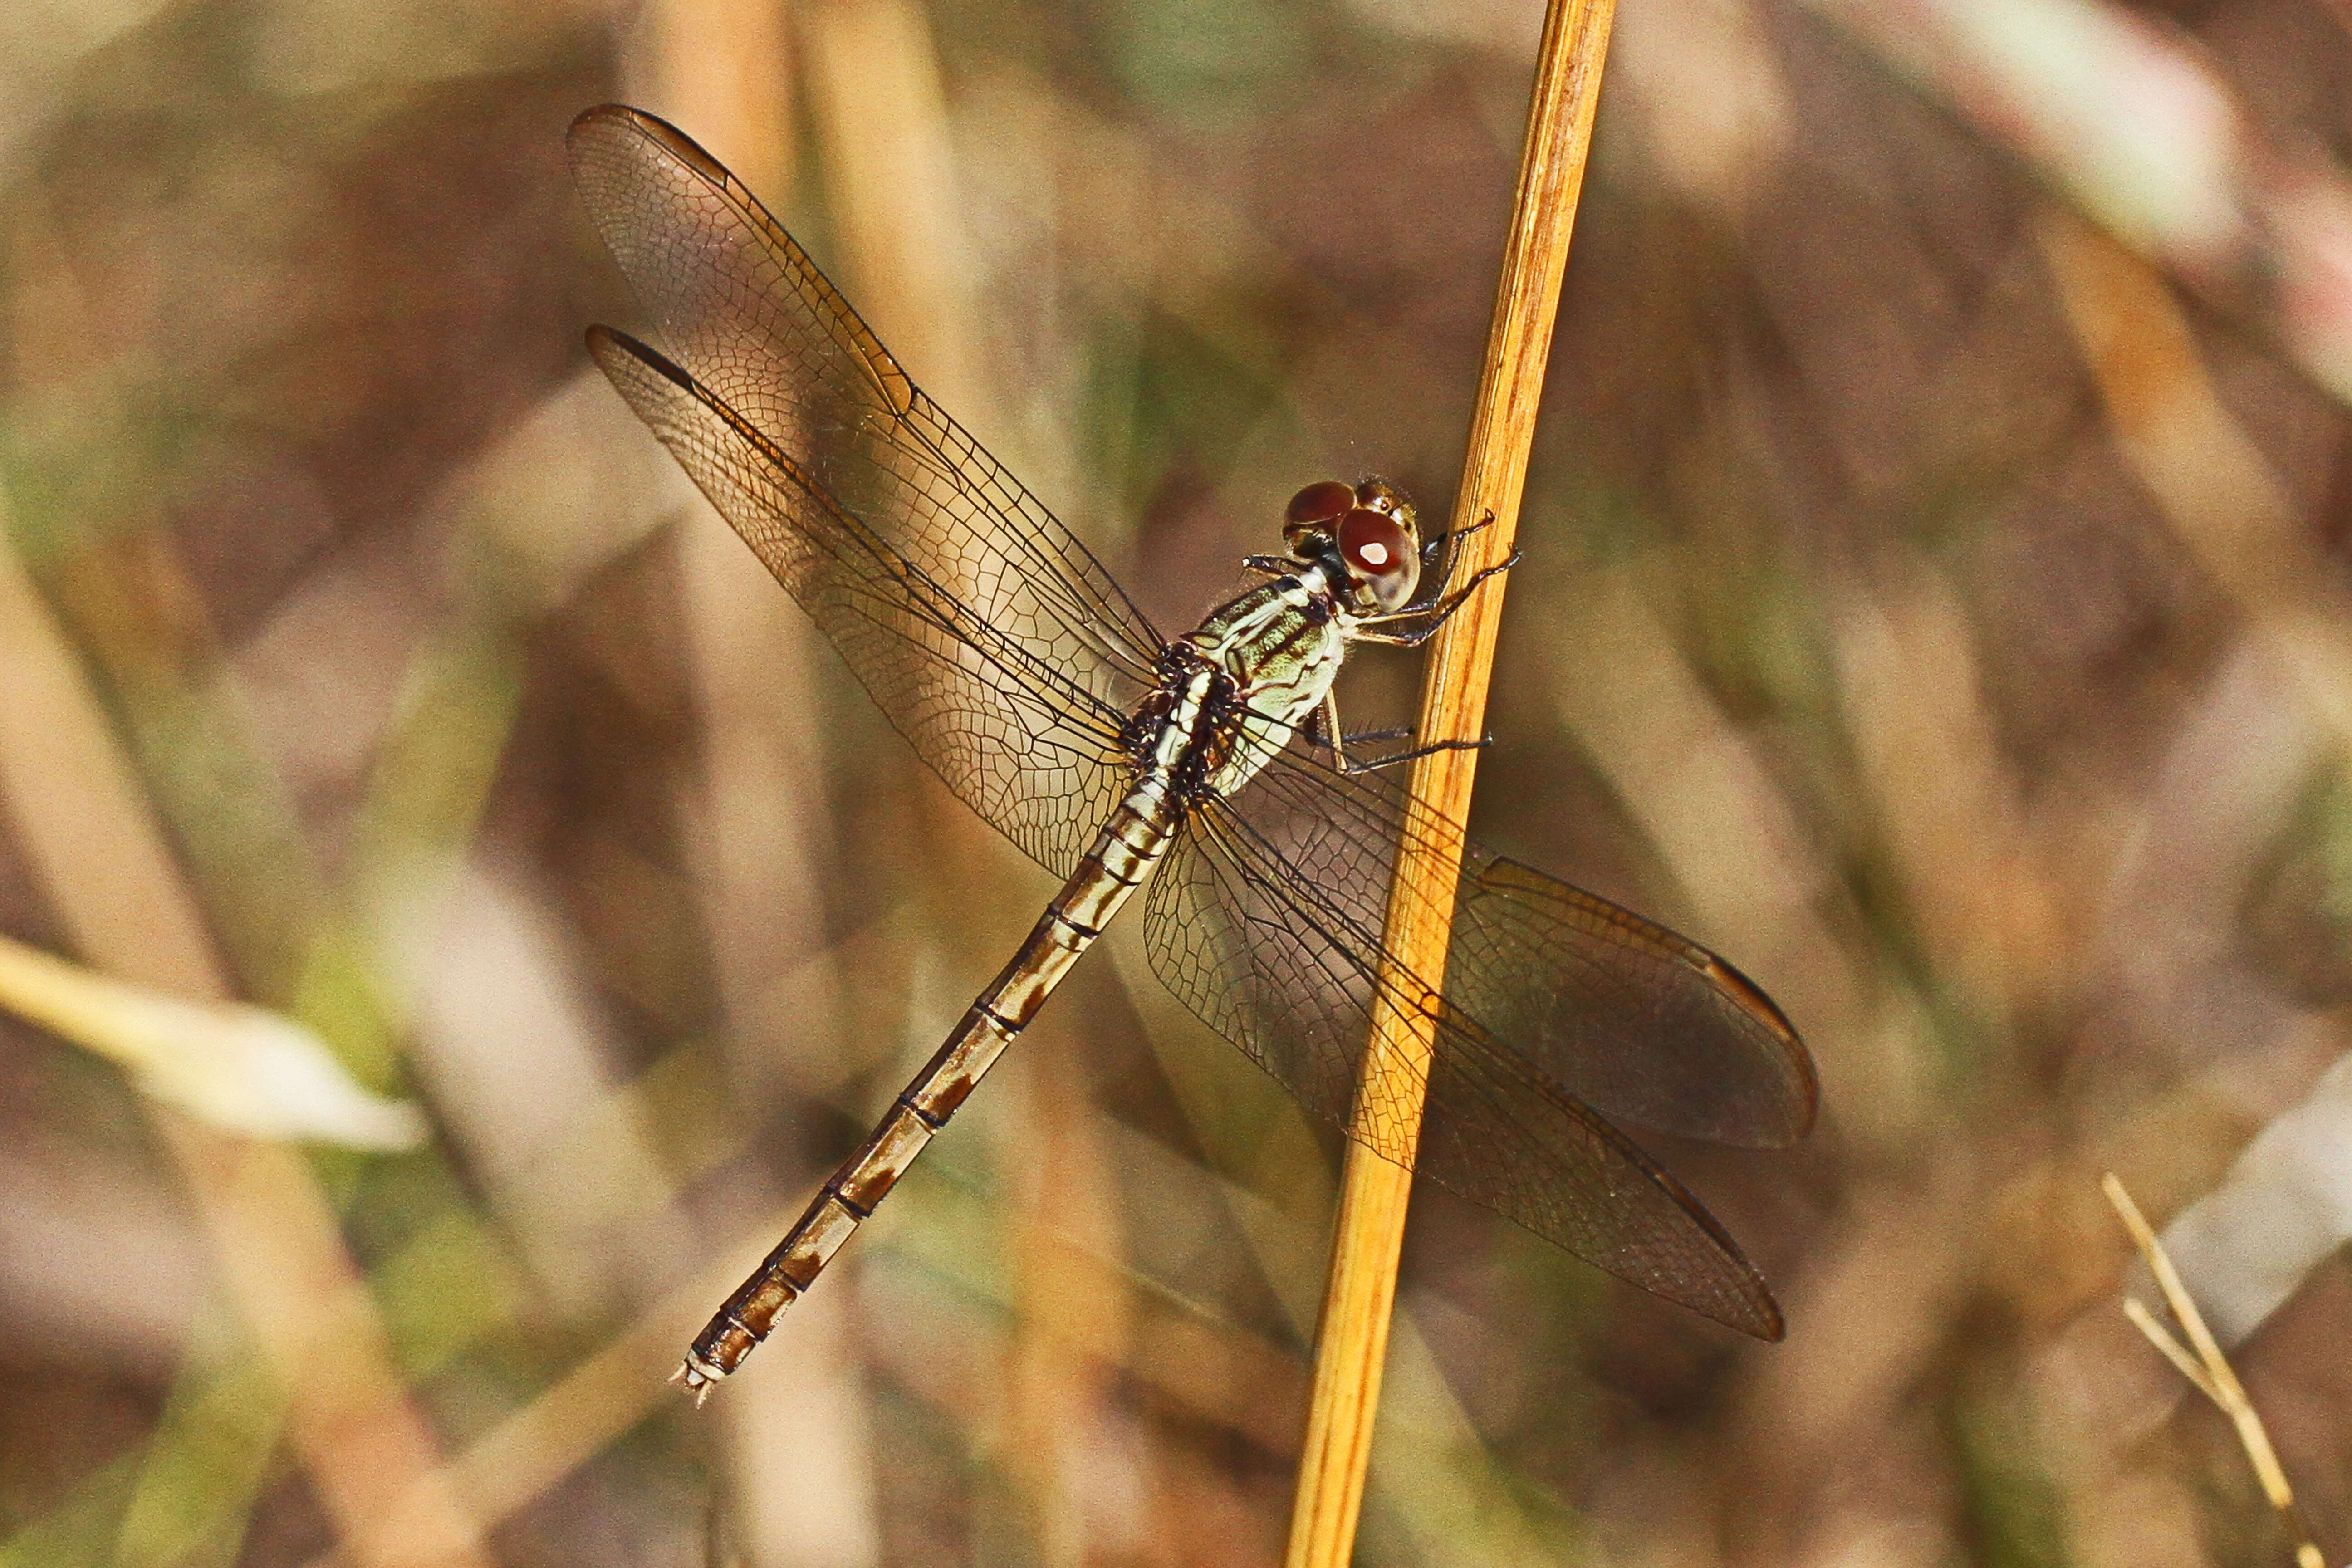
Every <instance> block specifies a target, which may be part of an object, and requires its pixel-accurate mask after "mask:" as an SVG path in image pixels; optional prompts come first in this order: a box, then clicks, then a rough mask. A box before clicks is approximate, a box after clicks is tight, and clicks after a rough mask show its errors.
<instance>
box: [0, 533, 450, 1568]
mask: <svg viewBox="0 0 2352 1568" xmlns="http://www.w3.org/2000/svg"><path fill="white" fill-rule="evenodd" d="M0 521H5V520H0ZM0 668H5V669H6V670H7V671H8V672H9V681H10V685H9V690H8V696H7V700H6V701H5V702H0V800H5V806H6V810H7V814H8V816H9V817H10V818H11V820H12V823H13V825H14V826H15V827H16V831H17V834H18V837H19V839H20V841H21V842H22V843H23V844H24V846H25V848H26V854H27V856H28V858H30V859H31V860H32V861H33V863H34V865H35V867H36V868H37V872H38V874H39V876H40V879H41V882H42V886H43V888H44V890H45V891H46V892H47V896H48V898H49V900H50V901H51V904H52V906H53V907H54V908H55V910H57V912H58V918H59V920H60V921H62V922H63V924H64V926H65V928H66V930H67V931H68V934H69V935H70V936H71V938H72V941H73V944H74V946H75V947H76V948H77V949H78V950H79V952H80V953H81V955H82V956H83V957H84V958H86V959H87V960H89V963H91V964H93V965H94V966H96V967H97V968H99V969H101V970H104V971H106V972H107V973H111V974H114V975H117V976H120V977H121V978H122V979H125V980H131V981H136V982H139V983H142V984H149V985H153V986H157V987H159V988H161V989H163V990H166V991H169V992H172V993H173V994H178V995H182V996H187V997H191V998H195V999H200V1000H219V999H223V998H226V996H227V994H228V985H227V982H226V979H225V978H224V977H223V975H222V973H221V971H220V965H219V963H218V960H217V959H216V958H215V955H214V952H213V950H212V946H211V942H210V941H209V939H208V938H207V936H206V935H205V926H204V921H203V920H202V918H201V917H200V915H199V914H198V912H197V910H196V907H195V902H194V898H193V896H192V895H191V894H190V893H189V891H188V889H187V887H186V885H185V883H184V881H183V880H182V879H181V877H180V873H179V868H178V867H177V866H176V865H175V864H174V863H173V859H172V857H171V854H170V852H169V851H168V850H167V849H166V848H165V847H164V845H163V835H162V832H161V830H160V829H159V828H158V826H156V824H155V821H154V819H153V817H152V816H151V815H150V814H149V813H148V811H147V810H146V808H145V805H144V803H143V801H142V799H141V798H140V795H139V792H138V788H137V785H136V784H134V782H133V779H132V774H131V769H130V767H129V766H128V765H127V764H126V763H124V761H123V759H122V756H121V752H119V751H118V750H117V749H116V747H115V744H114V741H113V737H112V734H111V732H110V730H109V727H108V725H107V722H106V720H105V717H104V715H103V713H102V712H101V710H100V708H99V706H98V704H97V701H96V700H95V699H94V698H93V697H92V696H91V694H90V692H89V689H88V688H87V686H85V685H84V684H83V679H82V676H81V673H80V670H79V667H78V666H77V665H76V664H75V662H74V659H73V657H72V655H71V654H70V653H69V652H68V650H67V647H66V645H65V642H64V638H63V637H62V635H61V634H60V632H59V631H58V627H57V626H56V624H55V622H54V621H53V620H52V619H51V618H50V616H49V614H48V611H47V606H46V605H43V604H42V603H41V601H40V599H39V596H38V595H37V593H36V592H35V590H34V588H33V585H32V584H31V582H30V581H29V579H28V578H27V577H26V574H25V572H24V569H23V567H22V566H21V565H20V564H19V563H18V562H17V560H16V556H15V555H14V553H13V552H10V551H9V550H8V549H7V547H6V544H5V534H0ZM154 1117H155V1124H156V1129H157V1132H158V1134H159V1136H160V1139H161V1141H162V1142H163V1146H164V1148H165V1149H166V1150H167V1151H169V1152H170V1153H171V1155H172V1157H173V1162H174V1163H175V1164H176V1165H177V1166H178V1167H179V1170H180V1173H181V1175H182V1177H183V1178H184V1180H185V1182H186V1183H187V1190H188V1194H189V1197H190V1200H191V1202H192V1204H193V1205H194V1209H195V1211H196V1215H197V1218H198V1220H199V1222H200V1223H201V1224H202V1225H203V1226H204V1228H205V1232H206V1234H207V1237H208V1239H209V1240H210V1242H211V1246H212V1251H213V1256H214V1258H215V1261H216V1262H217V1264H218V1267H219V1268H220V1272H221V1278H222V1281H223V1284H224V1285H225V1287H226V1291H227V1294H228V1296H229V1298H230V1300H232V1301H233V1302H234V1303H235V1304H236V1309H237V1310H238V1312H239V1313H240V1315H241V1316H242V1317H243V1318H244V1319H245V1321H246V1323H247V1327H248V1328H249V1329H250V1331H252V1333H253V1336H254V1338H255V1340H256V1342H257V1343H258V1344H259V1346H260V1347H261V1349H262V1351H263V1353H264V1354H265V1356H266V1357H267V1358H268V1363H269V1364H270V1366H271V1369H272V1371H273V1372H274V1373H276V1374H277V1375H278V1376H279V1377H281V1378H283V1379H284V1380H286V1382H287V1384H288V1391H289V1401H290V1403H289V1409H288V1422H289V1436H291V1439H292V1442H293V1446H294V1448H295V1450H296V1452H297V1453H298V1454H299V1457H300V1459H301V1462H302V1467H303V1468H304V1469H305V1470H306V1471H307V1472H308V1473H309V1475H310V1479H311V1481H312V1483H313V1484H314V1485H315V1486H316V1488H317V1489H318V1493H319V1497H320V1501H321V1502H322V1503H323V1504H324V1505H325V1507H326V1509H327V1510H328V1511H329V1512H330V1513H331V1515H332V1516H333V1518H334V1520H335V1523H336V1526H337V1528H338V1530H339V1531H341V1535H342V1538H343V1542H344V1551H345V1552H346V1553H347V1561H350V1562H353V1563H362V1564H367V1565H369V1568H378V1565H381V1568H425V1565H426V1564H434V1565H445V1564H446V1565H459V1564H469V1563H485V1562H486V1559H485V1558H484V1556H483V1554H482V1551H481V1546H480V1539H479V1532H478V1530H477V1529H476V1527H475V1524H474V1521H473V1517H472V1515H471V1514H469V1513H468V1512H467V1510H466V1509H465V1508H464V1507H463V1506H462V1504H461V1503H460V1502H459V1500H457V1497H456V1496H455V1495H454V1494H451V1493H449V1492H447V1491H446V1489H435V1488H433V1485H432V1483H433V1481H434V1480H435V1479H436V1477H437V1475H438V1473H439V1472H438V1458H439V1456H438V1454H437V1453H436V1448H435V1444H434V1440H433V1436H432V1434H431V1432H430V1430H429V1429H428V1428H427V1427H426V1426H425V1422H424V1419H423V1417H422V1416H421V1415H419V1414H418V1413H417V1411H416V1409H415V1406H414V1405H411V1404H410V1403H409V1400H408V1396H407V1391H406V1389H405V1387H404V1384H402V1382H401V1379H400V1374H399V1373H398V1372H397V1371H396V1370H394V1366H393V1361H392V1352H391V1346H390V1344H389V1342H387V1340H386V1338H385V1335H384V1329H383V1321H382V1320H381V1319H380V1318H379V1317H378V1316H377V1315H376V1312H375V1310H374V1306H373V1299H372V1298H371V1297H370V1296H369V1295H368V1293H367V1288H366V1285H365V1283H364V1282H363V1281H362V1279H361V1277H360V1273H359V1269H358V1267H357V1266H356V1265H355V1264H354V1263H353V1261H352V1258H351V1255H350V1253H349V1252H348V1251H346V1250H345V1249H344V1247H343V1243H342V1237H341V1230H340V1228H339V1227H338V1225H337V1222H336V1219H335V1215H334V1211H333V1209H332V1207H331V1205H329V1203H328V1202H327V1199H326V1195H325V1194H324V1193H323V1192H322V1191H321V1189H320V1185H319V1183H318V1181H317V1179H316V1178H315V1177H314V1176H313V1175H312V1173H311V1172H310V1166H309V1164H308V1163H306V1162H305V1161H304V1159H303V1157H302V1156H301V1155H300V1154H299V1153H297V1152H294V1151H293V1150H290V1149H288V1148H286V1147H284V1146H282V1145H279V1144H274V1143H265V1142H256V1141H254V1140H250V1139H246V1138H240V1137H236V1136H232V1135H230V1134H226V1133H222V1132H217V1131H213V1130H211V1129H209V1128H206V1127H204V1126H201V1125H199V1124H198V1123H196V1122H194V1121H191V1120H189V1119H188V1118H186V1117H184V1116H182V1115H180V1114H178V1113H177V1112H175V1111H172V1110H167V1109H164V1108H162V1107H157V1108H156V1110H155V1113H154ZM415 1487H425V1488H426V1489H428V1491H427V1496H428V1506H426V1507H425V1508H424V1509H422V1510H418V1511H417V1512H416V1513H415V1515H414V1516H413V1519H414V1523H415V1529H414V1530H413V1531H406V1532H395V1531H386V1530H385V1529H384V1528H383V1525H382V1522H381V1521H383V1516H384V1514H385V1513H386V1512H387V1511H388V1504H389V1503H390V1502H391V1501H392V1500H394V1499H395V1498H399V1497H404V1496H406V1495H408V1493H409V1492H410V1490H411V1489H412V1488H415Z"/></svg>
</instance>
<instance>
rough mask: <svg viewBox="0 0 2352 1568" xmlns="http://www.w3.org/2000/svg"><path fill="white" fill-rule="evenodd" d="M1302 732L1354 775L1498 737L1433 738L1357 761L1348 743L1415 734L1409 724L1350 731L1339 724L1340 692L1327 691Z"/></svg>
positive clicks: (1466, 749)
mask: <svg viewBox="0 0 2352 1568" xmlns="http://www.w3.org/2000/svg"><path fill="white" fill-rule="evenodd" d="M1301 733H1303V734H1304V735H1305V736H1306V737H1307V744H1309V745H1311V746H1317V747H1320V748H1322V749H1324V750H1326V751H1328V752H1330V753H1331V763H1332V765H1333V766H1334V767H1336V768H1338V769H1339V771H1340V772H1341V773H1346V774H1348V775H1349V777H1351V778H1352V777H1354V776H1356V775H1357V774H1360V773H1377V772H1379V771H1380V770H1381V769H1382V768H1392V767H1394V766H1396V765H1397V763H1409V762H1411V761H1412V760H1413V759H1414V758H1415V757H1425V756H1428V755H1429V754H1430V753H1431V752H1475V751H1479V750H1482V749H1484V748H1486V747H1487V746H1491V745H1493V744H1494V743H1495V737H1494V736H1493V735H1491V734H1489V735H1486V736H1482V737H1481V738H1480V739H1478V740H1475V741H1432V742H1429V743H1428V744H1427V745H1423V746H1413V747H1411V748H1409V749H1408V750H1405V751H1402V752H1391V753H1390V754H1389V755H1387V756H1384V757H1374V758H1372V759H1371V760H1370V761H1369V762H1361V763H1360V762H1355V761H1352V760H1351V759H1350V758H1349V755H1348V752H1347V748H1348V747H1349V745H1351V744H1355V743H1359V742H1366V741H1399V740H1405V739H1408V738H1410V737H1411V736H1412V730H1411V729H1410V728H1399V729H1391V730H1360V731H1357V732H1356V733H1354V734H1352V735H1350V734H1347V733H1345V732H1343V731H1341V730H1340V728H1339V696H1338V694H1337V693H1334V692H1328V691H1327V692H1325V693H1324V694H1323V703H1322V706H1321V707H1319V708H1318V709H1317V710H1316V713H1315V716H1314V717H1312V718H1309V719H1308V720H1307V722H1306V724H1305V725H1303V726H1302V727H1301ZM1327 736H1328V739H1327V738H1326V737H1327Z"/></svg>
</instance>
